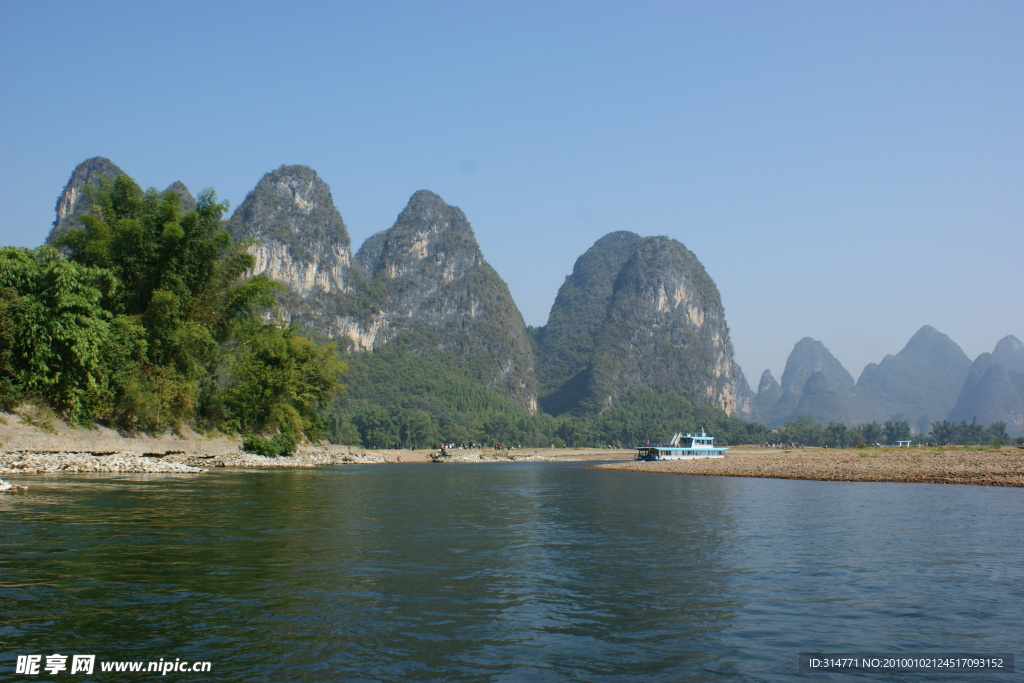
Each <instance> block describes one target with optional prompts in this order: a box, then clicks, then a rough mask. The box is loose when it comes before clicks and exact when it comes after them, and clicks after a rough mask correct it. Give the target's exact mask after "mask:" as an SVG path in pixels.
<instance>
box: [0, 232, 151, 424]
mask: <svg viewBox="0 0 1024 683" xmlns="http://www.w3.org/2000/svg"><path fill="white" fill-rule="evenodd" d="M115 287H116V281H115V280H114V278H113V277H112V275H111V273H110V272H109V271H107V270H105V269H103V268H95V267H88V266H82V265H80V264H76V263H71V262H69V261H67V260H64V259H62V258H61V257H60V255H59V254H58V252H57V251H56V250H55V249H53V248H52V247H40V248H38V249H35V250H32V251H29V250H27V249H17V248H14V247H4V248H3V249H0V302H2V303H0V309H2V311H3V317H4V323H3V326H2V328H3V331H2V334H0V356H2V357H3V365H2V366H0V370H2V372H3V373H4V377H3V381H4V387H5V390H6V392H7V393H8V394H9V395H14V394H17V395H21V394H25V395H28V396H34V397H37V398H39V399H41V400H43V401H45V402H47V403H50V404H52V405H53V406H54V407H55V408H57V410H59V411H60V412H61V413H62V414H63V415H64V416H65V417H67V418H68V419H70V420H72V421H73V422H83V423H84V422H89V421H92V420H95V419H96V418H97V417H98V416H99V415H101V414H102V413H105V412H107V411H109V410H110V409H111V408H112V406H111V401H110V393H111V391H112V387H111V383H112V382H111V380H112V375H113V372H114V370H115V369H117V370H120V371H121V373H119V374H118V375H117V376H116V377H113V379H115V380H116V379H118V378H123V377H124V375H123V372H124V371H125V370H127V371H129V372H130V371H131V370H134V369H136V368H137V366H138V362H139V360H140V359H139V356H140V355H141V354H142V353H144V350H145V344H144V343H143V342H142V340H141V339H139V337H138V335H137V334H135V332H137V330H136V329H133V326H132V324H131V323H130V322H129V321H127V320H125V319H123V318H120V319H116V320H115V317H114V316H113V315H112V314H111V313H110V312H109V311H107V310H105V309H104V308H103V306H102V305H101V302H102V301H103V299H104V297H106V296H109V295H110V293H111V292H112V291H114V289H115Z"/></svg>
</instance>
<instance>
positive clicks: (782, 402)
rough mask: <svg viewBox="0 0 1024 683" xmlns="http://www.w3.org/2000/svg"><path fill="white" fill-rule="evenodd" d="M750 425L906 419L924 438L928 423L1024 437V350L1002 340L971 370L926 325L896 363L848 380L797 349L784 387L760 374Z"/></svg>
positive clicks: (821, 354) (817, 348)
mask: <svg viewBox="0 0 1024 683" xmlns="http://www.w3.org/2000/svg"><path fill="white" fill-rule="evenodd" d="M751 403H752V404H753V406H754V411H753V412H754V415H753V419H755V420H756V421H759V422H763V423H765V424H767V425H769V426H778V425H780V424H783V423H785V422H788V421H790V420H793V419H795V418H796V417H798V416H800V415H808V416H810V417H811V418H813V419H814V420H815V421H817V422H821V423H828V422H843V423H846V424H848V425H849V424H860V423H864V422H872V421H878V422H881V421H885V420H891V421H899V420H905V421H907V422H908V423H910V425H911V427H912V428H913V429H914V430H915V431H917V432H918V433H922V434H927V433H928V432H929V431H930V429H931V424H932V423H933V422H938V421H942V420H947V419H948V420H951V421H954V422H960V421H967V422H971V421H974V420H977V421H978V422H979V423H981V424H986V425H988V424H992V423H993V422H1005V423H1006V426H1007V431H1008V432H1009V433H1010V434H1011V435H1018V434H1024V345H1022V344H1021V342H1020V340H1018V339H1017V338H1016V337H1013V336H1008V337H1005V338H1004V339H1002V340H1001V341H1000V342H999V343H998V344H997V345H996V348H995V350H994V351H993V352H992V353H983V354H981V355H980V356H978V358H977V359H975V361H974V362H973V363H972V362H971V360H970V359H969V358H968V357H967V355H966V354H964V352H963V351H962V350H961V349H960V347H959V346H957V344H956V343H955V342H953V340H952V339H950V338H949V337H947V336H946V335H945V334H942V333H941V332H939V331H938V330H936V329H935V328H933V327H931V326H928V325H925V326H924V327H922V328H921V329H920V330H918V331H917V333H916V334H914V336H913V337H911V339H910V341H909V342H907V345H906V346H905V347H903V350H901V351H900V352H899V353H897V354H896V355H895V356H886V357H885V358H883V359H882V361H881V362H880V363H871V364H870V365H868V366H867V367H865V368H864V371H863V372H862V373H861V376H860V378H859V379H858V380H857V381H856V383H854V381H853V377H852V376H851V375H850V373H849V372H847V371H846V369H845V368H843V366H842V365H841V364H840V363H839V361H838V360H836V359H835V357H834V356H833V355H832V354H831V353H830V352H829V351H828V349H826V348H825V346H824V345H823V344H822V343H821V342H819V341H815V340H813V339H810V338H805V339H802V340H800V341H799V342H797V344H796V346H795V347H794V348H793V351H792V353H790V355H789V359H788V360H787V362H786V369H785V371H784V372H783V374H782V383H781V385H780V384H779V383H778V382H776V381H775V378H774V377H772V375H771V373H770V372H769V371H767V370H765V372H764V374H763V375H762V377H761V382H760V384H759V386H758V391H757V393H756V394H752V395H751Z"/></svg>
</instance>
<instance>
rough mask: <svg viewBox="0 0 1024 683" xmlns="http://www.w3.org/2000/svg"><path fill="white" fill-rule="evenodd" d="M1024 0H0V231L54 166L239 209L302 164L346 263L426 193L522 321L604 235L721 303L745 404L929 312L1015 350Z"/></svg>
mask: <svg viewBox="0 0 1024 683" xmlns="http://www.w3.org/2000/svg"><path fill="white" fill-rule="evenodd" d="M1021 36H1024V3H1021V2H1019V1H1017V0H1013V1H1006V2H1003V1H995V0H970V1H963V2H948V1H945V0H927V1H911V0H885V1H883V2H876V1H872V0H858V1H856V2H853V1H850V2H821V1H814V2H801V1H796V0H778V1H776V2H761V1H756V2H755V1H754V0H749V1H744V2H735V1H730V0H721V1H717V0H716V1H714V2H711V1H710V0H709V1H707V2H683V1H675V2H649V1H645V0H640V1H631V2H625V1H624V0H623V1H619V2H607V1H603V0H590V1H587V2H575V1H568V0H554V1H552V0H546V1H544V2H534V1H532V0H521V1H517V2H502V3H498V2H478V1H474V2H448V1H445V0H433V1H430V2H427V1H418V2H411V1H410V2H393V1H388V0H381V1H379V2H365V0H360V1H359V2H343V1H341V0H335V1H331V2H318V1H315V0H307V1H305V2H302V3H297V4H296V3H284V2H255V1H249V2H228V1H219V2H205V1H204V2H190V1H187V0H186V1H183V2H174V3H140V2H106V1H104V0H95V1H92V2H88V3H85V2H78V1H76V2H55V1H50V0H0V105H2V106H0V206H3V207H4V211H3V213H2V215H0V244H3V245H15V246H25V247H34V246H38V245H39V244H41V243H42V242H43V241H44V240H45V238H46V235H47V233H48V232H49V229H50V227H51V224H52V222H53V220H54V205H55V203H56V200H57V196H58V195H59V194H60V191H61V189H62V188H63V186H64V184H65V183H66V182H67V180H68V177H69V176H70V174H71V171H72V170H73V169H74V167H75V166H76V165H77V164H78V163H80V162H81V161H83V160H85V159H87V158H89V157H92V156H105V157H108V158H109V159H111V160H112V161H113V162H114V163H116V164H117V165H118V166H120V167H121V168H122V169H123V170H124V171H125V172H126V173H128V174H129V175H131V176H132V177H133V178H135V180H136V181H137V182H138V183H139V184H140V185H142V186H143V187H157V188H161V189H162V188H165V187H167V185H169V184H170V183H171V182H173V181H175V180H182V181H183V182H185V184H186V185H188V186H189V188H190V189H191V190H192V191H193V193H194V194H195V193H197V192H198V191H199V190H200V189H202V188H213V189H215V190H216V192H217V194H218V196H219V197H220V198H221V199H226V200H228V201H229V202H230V204H231V206H232V207H237V206H238V205H239V204H240V203H241V202H242V200H243V199H244V198H245V196H246V194H247V193H248V192H249V191H250V190H251V189H252V188H253V187H254V186H255V185H256V183H257V182H258V181H259V179H260V178H261V177H262V176H263V174H265V173H267V172H269V171H271V170H273V169H275V168H277V167H279V166H281V165H282V164H305V165H308V166H311V167H312V168H313V169H314V170H316V171H317V173H318V174H319V175H320V177H321V178H322V179H323V180H324V181H325V182H327V184H328V185H329V186H330V188H331V190H332V194H333V197H334V201H335V204H336V205H337V207H338V209H339V211H340V212H341V214H342V216H343V218H344V220H345V223H346V225H347V227H348V230H349V234H350V235H351V237H352V243H353V249H356V248H358V246H359V245H360V244H362V242H363V241H364V240H365V239H366V238H367V237H369V236H370V235H372V234H374V233H377V232H379V231H382V230H386V229H387V228H388V227H390V226H391V225H392V224H393V223H394V221H395V218H396V217H397V216H398V214H399V212H400V211H401V210H402V208H403V207H404V206H405V204H406V202H407V201H408V199H409V197H410V196H411V195H412V194H413V193H414V192H416V191H417V190H420V189H428V190H432V191H434V192H436V193H438V194H439V195H441V197H442V198H444V200H445V201H446V202H448V203H449V204H453V205H455V206H458V207H460V208H461V209H462V210H463V211H464V212H465V214H466V216H467V217H468V219H469V221H470V223H471V224H472V226H473V229H474V231H475V233H476V236H477V240H478V241H479V243H480V247H481V250H482V251H483V254H484V257H485V258H486V259H487V261H488V262H489V263H490V264H491V265H492V266H493V267H494V268H495V270H496V271H497V272H498V274H499V275H501V277H502V278H503V279H504V280H505V281H506V282H507V283H508V286H509V289H510V290H511V292H512V296H513V298H514V299H515V301H516V303H517V305H518V306H519V308H520V310H521V311H522V313H523V317H524V319H525V320H526V322H527V324H530V325H536V326H539V325H543V324H544V323H545V322H546V320H547V315H548V312H549V310H550V308H551V304H552V303H553V302H554V299H555V296H556V294H557V292H558V288H559V287H560V286H561V284H562V282H563V280H564V279H565V277H566V276H567V275H568V274H569V273H570V272H571V271H572V268H573V264H574V262H575V261H576V259H577V258H578V257H579V256H580V255H581V254H582V253H583V252H584V251H586V250H587V249H588V248H589V247H590V246H591V245H592V244H593V243H594V242H595V241H596V240H597V239H599V238H600V237H602V236H603V235H605V234H607V233H609V232H613V231H616V230H631V231H633V232H636V233H638V234H640V235H666V236H668V237H671V238H674V239H677V240H679V241H680V242H682V243H683V244H685V245H686V246H687V248H689V249H690V250H691V251H692V252H694V253H695V254H696V255H697V257H698V258H699V259H700V260H701V262H702V263H703V264H704V266H705V268H706V269H707V271H708V273H709V274H710V275H711V277H712V278H713V279H714V281H715V283H716V284H717V285H718V288H719V291H720V292H721V296H722V302H723V304H724V306H725V314H726V321H727V323H728V325H729V328H730V334H731V339H732V343H733V346H734V348H735V352H736V359H737V362H738V363H739V364H740V366H741V367H742V368H743V370H744V372H745V374H746V376H747V378H748V380H749V381H750V383H751V384H752V386H753V388H754V389H755V390H756V388H757V382H758V378H759V377H760V375H761V372H762V371H763V370H764V369H766V368H768V369H770V370H771V371H772V373H773V374H774V375H775V377H776V378H779V377H780V376H781V373H782V370H783V368H784V366H785V362H786V358H787V356H788V355H789V353H790V351H791V350H792V348H793V346H794V344H795V343H796V342H797V341H799V340H800V339H802V338H803V337H812V338H814V339H817V340H819V341H821V342H823V343H824V344H825V346H826V347H828V348H829V350H831V351H832V353H833V354H834V355H835V356H836V357H837V358H838V359H839V360H840V361H841V362H842V363H843V365H844V366H845V367H846V368H847V369H848V370H849V371H850V372H851V374H853V375H854V377H855V378H856V377H857V376H859V375H860V372H861V370H862V369H863V367H864V366H865V365H866V364H868V363H871V362H878V361H880V360H881V359H882V358H883V357H884V356H885V355H886V354H889V353H892V354H895V353H897V352H898V351H899V350H900V349H901V348H902V347H903V346H904V345H905V344H906V342H907V341H908V340H909V339H910V337H911V336H912V335H913V334H914V332H916V331H917V330H918V329H919V328H920V327H922V326H923V325H932V326H933V327H935V328H936V329H938V330H939V331H941V332H944V333H945V334H947V335H949V336H950V337H951V338H952V339H953V340H954V341H955V342H957V343H958V344H959V345H960V346H961V348H963V350H964V351H965V352H966V353H967V355H968V356H970V357H971V358H972V359H973V358H974V357H975V356H977V355H978V354H980V353H983V352H986V351H991V350H992V348H993V347H994V346H995V344H996V342H997V341H998V340H999V339H1001V338H1002V337H1004V336H1006V335H1009V334H1012V335H1015V336H1017V337H1018V338H1022V339H1024V308H1022V306H1021V298H1022V293H1024V267H1022V263H1021V255H1022V249H1021V247H1022V246H1024V40H1022V39H1021Z"/></svg>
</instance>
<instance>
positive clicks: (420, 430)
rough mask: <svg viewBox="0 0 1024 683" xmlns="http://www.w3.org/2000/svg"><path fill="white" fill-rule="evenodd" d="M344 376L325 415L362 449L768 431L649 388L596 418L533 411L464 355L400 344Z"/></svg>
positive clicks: (596, 443) (355, 358)
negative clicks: (471, 368) (476, 372)
mask: <svg viewBox="0 0 1024 683" xmlns="http://www.w3.org/2000/svg"><path fill="white" fill-rule="evenodd" d="M348 379H349V380H350V383H349V385H348V386H347V391H346V393H345V394H344V395H343V396H341V397H340V398H339V399H338V400H337V401H336V402H335V404H334V405H333V406H332V407H331V409H330V411H329V417H328V419H329V422H330V430H331V437H332V440H334V441H336V442H339V443H352V444H361V445H363V446H365V447H368V448H396V447H400V446H406V447H418V448H429V447H434V446H436V445H437V444H440V443H442V442H446V443H450V442H454V443H460V444H470V443H477V444H504V445H514V446H529V447H547V446H551V445H555V446H590V447H604V446H609V445H621V446H625V447H631V446H634V445H637V444H640V443H644V442H645V441H648V440H651V441H664V440H667V439H668V438H670V437H671V435H672V434H673V433H674V432H677V431H680V430H688V429H689V430H694V429H699V428H700V427H704V428H705V429H707V430H708V433H711V434H713V435H714V436H715V437H716V439H717V440H718V441H719V442H721V443H724V444H729V443H733V444H735V443H750V442H761V441H764V440H765V439H766V438H767V435H768V434H769V430H768V429H767V428H766V427H764V426H762V425H756V424H751V423H748V422H743V421H742V420H739V419H736V418H732V417H729V416H728V415H726V413H725V412H723V411H721V410H719V409H718V408H715V407H713V406H710V405H707V404H703V403H693V402H691V401H689V400H687V399H685V398H682V397H678V396H675V397H664V396H656V395H654V394H653V393H650V392H643V393H638V394H634V395H631V396H629V397H626V398H625V399H623V400H622V401H621V402H619V403H618V404H617V405H616V407H615V408H614V409H613V410H612V411H610V412H609V413H607V414H605V415H602V416H600V417H572V416H559V417H552V416H551V415H547V414H543V413H540V414H535V415H529V414H527V413H526V411H524V410H522V409H521V408H519V407H518V406H516V405H515V404H513V403H512V402H511V401H510V400H509V399H508V398H506V397H505V396H504V395H503V394H502V393H501V392H500V391H497V390H495V389H492V388H489V387H487V386H485V385H483V384H482V383H481V382H480V381H478V380H477V379H475V378H474V377H473V376H472V373H467V371H466V367H465V360H464V359H463V358H462V356H460V355H458V354H455V353H450V354H446V353H443V352H438V351H419V352H416V353H413V352H410V350H409V349H408V348H407V347H405V348H403V344H402V343H397V344H389V345H387V346H385V347H383V348H382V349H380V350H379V351H377V352H375V353H359V354H354V355H352V356H350V357H349V375H348Z"/></svg>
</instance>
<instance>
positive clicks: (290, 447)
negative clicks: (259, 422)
mask: <svg viewBox="0 0 1024 683" xmlns="http://www.w3.org/2000/svg"><path fill="white" fill-rule="evenodd" d="M297 445H298V438H297V437H296V436H295V433H294V432H278V433H277V434H275V435H274V436H273V437H272V438H270V439H266V438H264V437H262V436H258V435H256V434H249V435H248V436H246V437H245V438H244V439H243V440H242V450H244V451H246V452H247V453H256V454H257V455H267V456H270V455H289V454H291V453H292V451H294V450H295V446H297Z"/></svg>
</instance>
